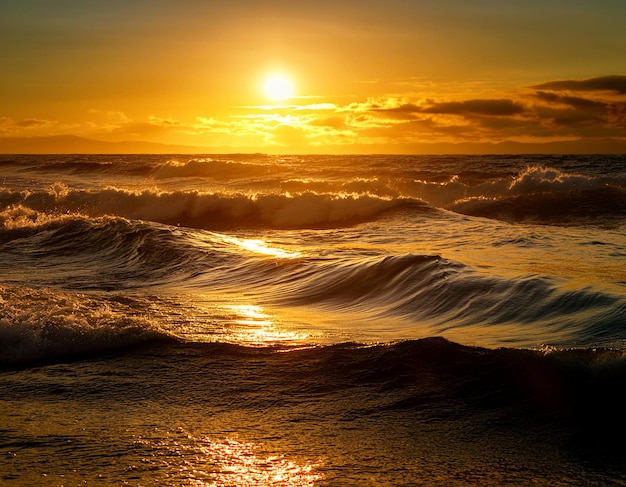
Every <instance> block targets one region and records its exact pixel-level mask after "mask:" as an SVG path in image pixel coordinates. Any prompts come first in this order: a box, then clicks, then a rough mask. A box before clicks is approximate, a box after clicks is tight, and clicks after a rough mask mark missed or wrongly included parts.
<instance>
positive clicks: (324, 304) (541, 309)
mask: <svg viewBox="0 0 626 487" xmlns="http://www.w3.org/2000/svg"><path fill="white" fill-rule="evenodd" d="M33 218H34V220H27V221H29V222H31V223H30V224H29V225H22V226H16V227H15V228H5V230H3V231H1V232H0V243H2V244H4V248H3V252H4V256H3V257H4V259H5V260H6V259H8V260H7V262H8V261H10V262H11V272H10V273H9V274H7V275H6V276H5V282H13V283H16V284H19V285H26V286H30V285H33V284H34V283H39V285H42V286H47V287H54V288H59V289H65V290H68V289H69V290H82V291H86V290H90V291H94V292H101V291H107V292H109V291H121V290H149V289H151V288H157V287H160V288H168V289H177V290H185V291H186V292H191V293H198V292H200V293H209V294H212V293H213V294H214V293H217V294H219V293H222V292H234V293H240V294H241V293H245V294H246V295H247V296H249V297H251V299H253V300H255V301H256V302H258V303H259V304H263V305H268V306H274V307H278V309H282V308H284V307H306V308H307V309H311V310H312V312H315V311H314V310H320V309H321V310H326V311H329V312H331V313H334V314H338V315H341V316H343V317H344V318H343V319H345V320H347V321H349V320H354V322H355V323H357V322H358V323H363V321H364V320H363V317H364V316H365V317H366V319H365V320H366V321H367V322H369V323H372V325H371V326H372V327H373V328H374V329H375V328H376V326H377V325H376V323H377V322H380V321H384V320H390V319H393V320H401V321H402V323H396V325H395V326H398V330H399V331H398V333H400V334H405V336H411V335H413V336H415V334H416V333H418V334H419V335H423V334H433V333H443V334H445V335H446V336H452V337H461V336H462V335H463V334H465V335H467V336H476V337H479V336H481V335H482V336H483V338H482V340H483V341H486V340H488V338H485V337H489V336H493V337H497V338H495V339H494V340H497V341H499V343H503V342H506V341H509V343H514V342H515V343H517V344H519V345H520V346H528V345H529V344H531V343H534V344H537V343H551V344H556V345H563V344H572V343H576V344H579V345H583V346H585V345H591V344H598V343H612V344H615V345H618V346H621V345H622V344H623V343H624V341H625V340H626V334H625V332H624V330H623V326H622V325H623V322H624V318H625V317H626V301H625V300H624V297H623V296H620V295H618V294H616V293H611V292H609V291H605V290H596V289H594V288H585V287H579V288H572V287H571V285H567V283H565V284H563V283H559V282H557V281H555V280H552V279H550V278H548V277H545V276H538V275H529V276H520V277H516V278H508V279H507V278H503V277H498V276H490V275H487V274H483V273H480V272H476V271H475V270H474V269H472V268H470V267H468V266H467V265H465V264H463V263H461V262H454V261H450V260H447V259H444V258H442V257H441V256H439V255H434V254H433V255H428V254H424V255H420V254H398V255H387V256H384V255H380V254H375V255H371V254H370V255H361V254H359V253H356V254H343V253H342V254H341V255H333V254H331V255H328V256H325V255H318V254H315V253H310V254H309V253H307V252H304V253H302V252H299V251H296V249H294V250H290V249H289V248H288V247H287V248H284V249H282V248H281V249H278V248H276V249H275V248H272V247H271V246H267V245H264V243H263V242H255V241H253V240H246V239H242V238H237V237H234V236H230V235H224V234H219V233H215V232H209V231H205V230H192V229H183V228H177V227H173V226H166V225H159V224H152V223H148V222H142V221H131V220H126V219H122V218H118V217H100V218H97V219H90V218H88V217H78V216H67V215H65V216H60V217H58V218H57V219H50V220H45V219H44V220H43V221H41V222H39V223H35V222H36V221H37V219H36V215H35V216H33ZM42 269H45V270H46V271H45V272H43V271H42ZM163 312H164V313H165V314H166V315H167V314H168V313H169V312H173V311H172V310H170V309H164V311H163ZM215 319H217V320H218V321H219V319H220V318H219V317H216V318H215ZM490 329H493V330H497V333H496V332H489V330H490ZM403 330H406V331H403ZM409 330H412V331H409ZM373 336H374V338H375V333H374V335H373ZM609 337H610V338H609ZM608 340H610V342H608ZM491 343H498V342H496V341H493V342H491Z"/></svg>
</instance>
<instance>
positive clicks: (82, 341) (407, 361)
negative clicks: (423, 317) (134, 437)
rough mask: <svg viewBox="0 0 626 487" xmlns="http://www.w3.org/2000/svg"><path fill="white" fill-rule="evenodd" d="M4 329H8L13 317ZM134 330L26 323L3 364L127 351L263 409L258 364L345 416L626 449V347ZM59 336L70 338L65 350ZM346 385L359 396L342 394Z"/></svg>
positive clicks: (173, 377)
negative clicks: (470, 425)
mask: <svg viewBox="0 0 626 487" xmlns="http://www.w3.org/2000/svg"><path fill="white" fill-rule="evenodd" d="M84 330H85V327H83V331H84ZM2 333H3V335H4V336H6V331H5V330H4V328H3V329H2ZM63 335H66V336H65V338H66V339H67V338H68V335H69V337H73V338H75V339H74V340H73V345H74V350H73V351H71V352H70V353H68V350H69V347H67V346H63V345H62V344H63V343H64V342H63V341H60V340H59V338H61V337H63ZM128 336H129V337H132V338H130V339H128V338H127V339H126V340H125V341H120V340H118V342H120V344H121V343H124V346H120V347H119V348H117V349H116V350H113V351H111V350H107V348H106V347H103V346H98V347H95V346H94V345H95V344H96V343H97V342H98V341H101V342H103V343H104V344H106V345H111V344H113V342H114V341H111V339H110V338H108V337H107V336H106V335H104V336H103V335H102V334H98V333H94V334H93V335H90V334H89V333H82V334H72V332H71V331H69V327H67V326H66V327H65V328H62V329H60V330H59V329H58V327H56V328H55V327H54V326H53V325H48V329H44V330H43V331H40V332H39V333H38V334H37V333H29V334H28V333H27V334H25V337H23V338H22V339H21V342H18V345H20V346H19V347H18V350H19V352H20V353H19V354H18V353H15V352H14V353H13V355H11V356H7V355H6V353H5V352H6V350H5V349H4V343H6V342H4V341H3V342H0V343H2V344H3V345H2V347H3V348H2V349H0V352H1V353H2V355H0V366H2V367H3V368H7V367H11V368H27V367H31V366H38V365H41V364H42V363H50V362H65V361H70V360H94V359H95V360H102V359H106V360H115V359H116V358H120V357H123V358H125V359H127V360H133V362H128V363H129V364H132V365H131V366H133V367H136V371H137V372H136V373H137V374H138V381H139V380H145V381H146V382H147V383H152V382H154V381H155V380H158V381H159V388H158V394H159V395H164V396H165V397H168V396H169V395H170V394H180V391H181V389H180V386H181V382H180V381H181V380H182V381H183V383H184V387H187V385H193V389H194V390H195V391H202V390H208V391H213V390H214V388H215V387H216V384H215V383H212V384H211V385H210V386H209V384H207V381H215V377H216V376H218V375H220V374H223V377H222V378H221V379H220V381H217V382H218V383H217V387H220V388H221V389H220V393H221V394H225V395H227V396H226V399H229V400H237V402H238V404H240V405H241V406H242V407H252V408H256V407H258V404H259V403H258V401H259V397H258V395H257V394H256V393H255V394H251V395H250V394H247V393H246V391H247V392H249V391H250V389H249V388H243V389H242V388H241V386H240V382H238V381H240V380H244V381H249V380H250V371H251V370H252V371H254V374H253V379H252V380H253V382H254V387H253V389H252V390H254V391H257V390H262V391H265V392H264V394H266V395H268V396H267V397H268V398H269V397H270V396H272V397H276V398H279V399H277V401H279V404H283V403H284V404H285V405H289V404H292V403H290V402H289V400H287V399H286V398H291V399H290V400H294V399H295V400H298V399H299V398H302V400H305V399H306V400H308V401H310V400H311V397H313V398H316V401H318V400H332V401H339V402H340V403H341V404H342V406H341V407H342V413H343V414H345V415H346V417H353V416H354V417H379V416H380V415H383V416H388V415H389V414H393V412H394V411H395V412H402V411H405V412H406V411H413V412H415V413H418V414H419V418H420V421H423V422H426V423H430V422H433V421H434V422H436V423H437V424H439V423H440V422H444V424H445V422H454V421H455V420H458V419H459V418H466V419H467V418H468V417H469V418H474V419H475V420H477V421H480V422H481V423H482V422H486V423H488V424H489V425H490V428H491V429H490V431H493V428H505V429H506V430H509V429H511V428H513V431H515V430H524V429H525V428H528V427H530V428H532V429H533V431H535V433H537V431H540V432H543V433H542V435H543V434H558V435H559V436H560V438H561V439H562V441H564V442H565V443H566V444H567V445H569V447H570V448H573V449H579V448H580V449H584V451H596V452H598V451H601V452H602V454H603V455H605V454H607V453H609V454H611V455H618V457H619V456H620V455H623V453H624V448H618V447H617V446H616V445H615V443H614V442H612V441H609V442H607V438H608V437H616V436H619V435H620V434H623V433H624V432H626V421H625V420H624V415H623V408H622V401H621V386H622V384H623V382H624V380H626V358H625V356H624V352H623V351H614V350H611V349H598V348H594V349H584V348H583V349H559V350H555V349H540V350H528V349H514V348H497V349H488V348H482V347H473V346H466V345H461V344H459V343H455V342H451V341H448V340H446V339H444V338H441V337H428V338H423V339H420V340H406V341H399V342H393V343H387V344H376V345H367V346H365V345H361V344H356V343H340V344H335V345H330V346H311V347H266V348H258V347H247V346H242V345H233V344H228V343H219V342H216V343H187V342H184V341H178V340H170V339H160V340H158V339H159V337H158V336H157V340H156V341H155V340H152V341H144V342H142V343H141V344H139V342H138V341H137V335H136V334H134V333H128ZM9 338H10V339H12V340H13V341H15V338H14V337H11V336H10V337H9ZM160 338H163V337H160ZM59 345H61V349H60V350H58V349H57V350H55V348H56V347H58V346H59ZM133 345H134V346H133ZM45 352H47V355H46V353H45ZM80 352H82V353H80ZM63 353H65V354H66V355H64V354H63ZM7 358H8V360H7ZM144 360H145V361H146V364H147V365H148V366H144V365H145V364H144V363H143V361H144ZM157 363H158V364H159V366H158V367H156V368H155V364H157ZM162 364H168V366H167V367H163V366H162ZM126 367H128V365H126ZM208 370H210V371H211V373H210V374H207V371H208ZM142 373H149V374H151V375H152V374H155V373H157V374H159V376H160V377H162V380H159V379H158V378H157V379H155V378H154V377H150V378H147V377H143V378H142V377H141V376H139V374H142ZM148 379H150V380H148ZM238 384H239V385H238ZM205 387H206V389H205ZM346 391H349V392H350V394H351V397H359V398H360V400H359V401H357V402H351V403H349V404H348V403H346V404H343V401H345V397H346V396H345V393H346ZM153 392H156V389H155V391H153ZM125 393H128V391H125ZM231 395H232V396H231ZM280 398H283V399H280ZM203 400H206V398H204V399H203ZM264 401H266V400H265V399H264ZM283 401H284V402H283ZM263 404H265V402H264V403H263ZM537 429H538V430H537ZM607 432H609V433H607Z"/></svg>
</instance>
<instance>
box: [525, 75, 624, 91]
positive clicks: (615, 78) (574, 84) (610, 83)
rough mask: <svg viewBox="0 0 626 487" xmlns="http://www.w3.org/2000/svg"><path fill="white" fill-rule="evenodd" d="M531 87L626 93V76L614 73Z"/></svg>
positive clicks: (550, 82)
mask: <svg viewBox="0 0 626 487" xmlns="http://www.w3.org/2000/svg"><path fill="white" fill-rule="evenodd" d="M531 88H535V89H538V90H555V91H566V90H567V91H612V92H614V93H618V94H620V95H626V76H620V75H612V76H601V77H598V78H588V79H583V80H561V81H549V82H547V83H542V84H540V85H535V86H532V87H531Z"/></svg>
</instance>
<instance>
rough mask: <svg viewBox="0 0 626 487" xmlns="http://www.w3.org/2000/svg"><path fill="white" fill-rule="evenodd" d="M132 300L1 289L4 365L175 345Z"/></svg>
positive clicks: (0, 360)
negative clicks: (156, 344)
mask: <svg viewBox="0 0 626 487" xmlns="http://www.w3.org/2000/svg"><path fill="white" fill-rule="evenodd" d="M140 304H141V303H138V302H134V301H133V300H132V299H130V298H115V297H112V298H110V299H102V298H101V297H98V298H97V297H90V296H88V295H85V294H80V295H77V294H75V293H67V292H60V291H51V290H42V289H36V288H24V287H13V286H1V287H0V365H5V366H7V365H24V364H36V363H40V362H48V361H63V360H70V359H74V358H77V357H89V356H91V355H93V354H96V353H103V352H108V351H115V352H119V351H120V350H124V349H127V348H129V347H136V346H139V345H141V344H146V343H149V342H156V341H158V342H163V341H170V340H173V338H171V337H170V336H168V335H167V334H166V333H165V332H163V331H159V330H158V329H157V328H156V327H155V326H154V324H153V323H150V322H149V321H148V320H147V319H146V318H145V317H144V316H143V315H142V313H141V307H140Z"/></svg>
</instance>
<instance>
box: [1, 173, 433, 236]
mask: <svg viewBox="0 0 626 487" xmlns="http://www.w3.org/2000/svg"><path fill="white" fill-rule="evenodd" d="M0 207H4V209H5V212H4V213H5V216H3V219H4V221H8V220H10V219H11V217H10V216H7V215H6V212H7V209H8V210H9V213H10V212H13V213H15V208H16V207H23V208H27V209H31V210H35V211H37V212H43V213H51V214H55V215H60V214H66V213H75V214H82V215H87V216H92V217H97V216H104V215H111V216H120V217H124V218H131V219H140V220H148V221H153V222H159V223H165V224H171V225H182V226H187V227H196V228H205V229H213V230H218V229H233V228H245V227H247V228H254V227H269V228H332V227H337V226H345V225H354V224H357V223H360V222H364V221H368V220H373V219H377V218H378V217H379V216H381V215H382V214H384V213H386V212H389V211H391V210H395V209H400V208H407V207H410V208H412V209H414V210H417V211H427V210H428V207H427V205H425V204H424V203H423V202H421V201H419V200H415V199H411V198H382V197H378V196H373V195H367V194H324V193H322V194H320V193H313V192H307V193H299V194H293V195H292V194H226V193H204V192H199V191H171V192H167V191H160V190H144V191H128V190H122V189H114V188H110V189H101V190H77V189H70V188H69V187H67V186H66V185H65V184H63V183H57V184H54V185H52V186H51V187H50V188H49V189H48V190H45V191H11V190H7V189H3V190H0Z"/></svg>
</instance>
